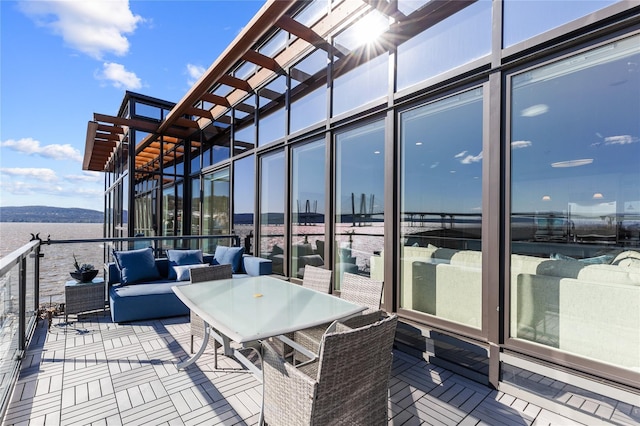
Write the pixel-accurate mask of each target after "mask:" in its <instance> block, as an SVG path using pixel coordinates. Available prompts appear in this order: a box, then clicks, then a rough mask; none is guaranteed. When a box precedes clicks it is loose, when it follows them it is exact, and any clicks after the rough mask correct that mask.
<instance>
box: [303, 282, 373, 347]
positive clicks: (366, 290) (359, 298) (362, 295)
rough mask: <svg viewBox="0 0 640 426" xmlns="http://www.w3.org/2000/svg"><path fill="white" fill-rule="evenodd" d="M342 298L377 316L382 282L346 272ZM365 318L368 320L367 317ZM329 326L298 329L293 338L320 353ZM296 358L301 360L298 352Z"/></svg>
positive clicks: (341, 291) (365, 312)
mask: <svg viewBox="0 0 640 426" xmlns="http://www.w3.org/2000/svg"><path fill="white" fill-rule="evenodd" d="M340 298H341V299H344V300H348V301H349V302H353V303H355V304H358V305H361V306H366V307H367V309H366V310H365V311H364V312H363V314H372V315H373V317H376V316H377V315H379V313H378V312H379V310H380V299H381V298H382V282H381V281H376V280H372V279H371V278H369V277H364V276H361V275H355V274H351V273H349V272H345V273H344V275H343V276H342V287H341V289H340ZM355 318H357V317H355ZM364 320H365V321H366V319H364ZM352 321H356V319H352ZM329 326H330V324H323V325H319V326H317V327H311V328H306V329H304V330H299V331H296V332H295V333H294V334H293V340H295V341H296V342H297V343H299V344H300V345H301V346H303V347H304V348H306V349H308V350H310V351H311V352H314V353H318V349H319V347H320V339H321V338H322V335H323V334H324V333H325V332H326V330H327V327H329ZM295 358H296V360H301V358H300V356H299V354H297V353H296V354H295Z"/></svg>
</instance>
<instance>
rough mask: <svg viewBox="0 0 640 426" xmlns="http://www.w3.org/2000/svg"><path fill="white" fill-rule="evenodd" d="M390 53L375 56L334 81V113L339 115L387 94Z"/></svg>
mask: <svg viewBox="0 0 640 426" xmlns="http://www.w3.org/2000/svg"><path fill="white" fill-rule="evenodd" d="M388 87H389V54H388V53H385V54H383V55H380V56H378V57H377V58H374V59H372V60H370V61H368V62H366V63H364V64H362V65H360V66H359V67H357V68H355V69H353V70H351V71H349V72H348V73H346V74H343V75H341V76H339V77H338V78H336V79H335V80H334V82H333V115H334V116H336V115H339V114H342V113H344V112H347V111H349V110H351V109H354V108H357V107H359V106H362V105H364V104H367V103H368V102H371V101H374V100H376V99H381V98H383V97H384V96H386V95H387V92H388Z"/></svg>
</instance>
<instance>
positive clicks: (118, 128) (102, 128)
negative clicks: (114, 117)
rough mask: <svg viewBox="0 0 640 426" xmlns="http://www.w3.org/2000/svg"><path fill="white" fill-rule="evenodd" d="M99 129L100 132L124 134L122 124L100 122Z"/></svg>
mask: <svg viewBox="0 0 640 426" xmlns="http://www.w3.org/2000/svg"><path fill="white" fill-rule="evenodd" d="M98 131H99V132H108V133H113V134H120V135H123V134H124V129H123V128H122V127H121V126H115V125H114V126H107V125H106V124H100V123H98Z"/></svg>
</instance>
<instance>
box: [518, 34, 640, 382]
mask: <svg viewBox="0 0 640 426" xmlns="http://www.w3.org/2000/svg"><path fill="white" fill-rule="evenodd" d="M638 64H640V37H638V36H636V37H630V38H627V39H622V40H619V41H616V42H613V43H610V44H607V45H604V46H601V47H596V48H593V49H591V50H589V51H586V52H583V53H578V54H575V55H574V56H572V57H569V58H566V59H563V60H559V61H557V62H553V63H549V64H546V65H544V66H540V67H537V68H534V69H529V70H526V71H524V72H521V73H519V74H516V75H513V76H511V78H510V91H511V97H512V104H511V120H510V122H511V134H510V136H511V141H510V142H511V215H512V216H511V228H512V231H511V253H512V254H511V276H510V281H511V284H510V290H511V293H510V297H511V328H510V332H511V336H512V337H513V338H516V339H520V340H523V341H527V342H533V343H535V344H538V345H543V346H546V347H553V348H558V349H560V350H562V351H564V352H567V353H570V354H574V355H578V356H581V357H586V358H589V359H592V360H597V361H601V362H605V363H608V364H612V365H615V366H618V367H622V368H627V369H630V370H635V371H638V368H639V367H640V333H638V330H640V303H639V302H640V299H639V297H638V283H640V213H639V212H640V185H639V184H638V182H640V167H639V165H640V164H639V161H640V128H639V127H638V122H639V121H638V117H640V101H639V99H640V68H639V65H638Z"/></svg>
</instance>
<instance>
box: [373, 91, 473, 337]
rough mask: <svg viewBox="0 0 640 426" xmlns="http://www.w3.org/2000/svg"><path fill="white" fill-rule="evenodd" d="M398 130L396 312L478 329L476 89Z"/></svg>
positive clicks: (431, 107) (411, 114)
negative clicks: (410, 311) (401, 310)
mask: <svg viewBox="0 0 640 426" xmlns="http://www.w3.org/2000/svg"><path fill="white" fill-rule="evenodd" d="M400 123H401V124H400V126H401V150H402V152H401V161H402V163H401V193H400V197H401V198H400V205H401V210H400V215H401V221H402V222H401V237H402V238H401V241H402V246H401V247H400V261H401V262H400V277H401V285H400V290H401V300H400V305H401V306H402V307H403V308H406V309H413V310H415V311H420V312H424V313H427V314H430V315H435V316H437V317H439V318H442V319H445V320H449V321H453V322H457V323H459V324H463V325H466V326H470V327H474V328H481V327H482V252H481V236H482V209H481V208H482V89H474V90H471V91H467V92H463V93H459V94H457V95H455V96H452V97H448V98H445V99H442V100H439V101H437V102H434V103H431V104H428V105H424V106H421V107H418V108H415V109H413V110H410V111H407V112H404V113H402V115H401V118H400ZM381 262H382V258H380V259H378V263H380V264H381ZM373 269H374V268H373V265H372V271H373ZM376 269H377V268H376ZM372 273H373V272H372Z"/></svg>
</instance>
